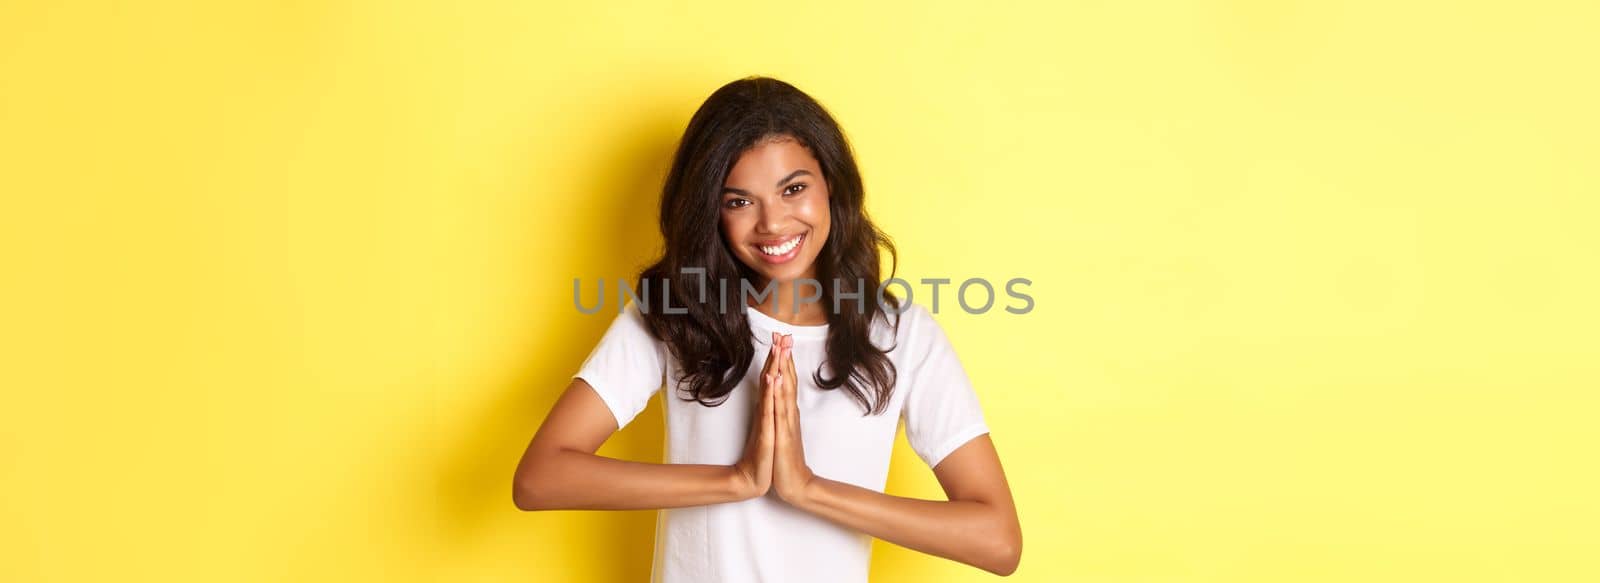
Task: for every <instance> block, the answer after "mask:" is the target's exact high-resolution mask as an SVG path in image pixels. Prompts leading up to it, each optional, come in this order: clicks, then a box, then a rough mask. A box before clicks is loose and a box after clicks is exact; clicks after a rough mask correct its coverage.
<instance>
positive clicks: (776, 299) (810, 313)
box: [746, 278, 828, 326]
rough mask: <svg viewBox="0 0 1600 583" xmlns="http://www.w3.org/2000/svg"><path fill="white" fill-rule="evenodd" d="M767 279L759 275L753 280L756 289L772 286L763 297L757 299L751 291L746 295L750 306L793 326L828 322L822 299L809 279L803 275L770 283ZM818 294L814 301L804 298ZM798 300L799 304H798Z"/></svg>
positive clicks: (819, 324) (817, 324) (818, 324)
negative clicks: (799, 277) (759, 278)
mask: <svg viewBox="0 0 1600 583" xmlns="http://www.w3.org/2000/svg"><path fill="white" fill-rule="evenodd" d="M769 281H771V280H768V279H765V278H762V279H761V280H759V281H756V282H754V283H755V286H756V290H757V291H760V290H763V289H766V287H767V286H768V285H771V286H772V293H771V294H769V295H767V297H766V299H765V300H757V299H756V297H755V295H754V294H752V295H750V296H749V297H748V298H747V300H746V301H747V302H748V304H749V305H750V307H753V308H755V309H756V310H758V311H760V312H761V313H762V314H766V315H767V316H770V317H771V318H772V319H774V320H777V321H779V322H783V323H785V324H792V325H795V326H821V325H823V324H827V323H828V312H827V310H826V309H824V307H823V301H824V300H823V299H821V298H822V296H821V294H819V293H818V288H817V287H814V286H812V285H811V282H809V281H805V280H803V279H795V280H788V281H783V280H779V281H777V282H775V283H771V284H769ZM812 296H817V297H818V298H819V299H817V300H816V301H811V302H806V301H805V298H810V297H812ZM797 304H798V308H797Z"/></svg>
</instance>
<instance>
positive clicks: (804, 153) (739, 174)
mask: <svg viewBox="0 0 1600 583" xmlns="http://www.w3.org/2000/svg"><path fill="white" fill-rule="evenodd" d="M795 170H810V171H811V172H812V173H815V174H817V175H819V176H820V175H821V168H819V167H818V163H817V159H816V157H814V156H812V155H811V150H809V149H807V148H806V147H805V146H803V145H801V144H800V142H799V141H798V140H795V139H794V138H787V137H786V138H779V139H774V140H762V141H760V142H757V143H756V145H754V146H751V147H750V149H749V150H745V151H744V153H742V154H740V155H739V159H738V160H737V161H736V162H734V164H733V169H732V170H730V171H728V179H727V181H726V182H727V185H728V186H736V187H738V186H750V187H754V188H771V187H772V186H774V185H775V184H774V182H775V181H776V180H778V179H780V178H783V177H784V176H788V175H789V174H790V173H791V172H794V171H795Z"/></svg>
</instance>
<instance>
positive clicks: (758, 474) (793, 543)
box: [513, 77, 1022, 582]
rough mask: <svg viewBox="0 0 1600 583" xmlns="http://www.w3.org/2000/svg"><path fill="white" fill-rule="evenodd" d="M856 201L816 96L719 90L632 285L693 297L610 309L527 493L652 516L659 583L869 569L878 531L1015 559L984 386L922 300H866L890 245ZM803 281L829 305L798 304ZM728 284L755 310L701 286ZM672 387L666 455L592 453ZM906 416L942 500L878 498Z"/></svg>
mask: <svg viewBox="0 0 1600 583" xmlns="http://www.w3.org/2000/svg"><path fill="white" fill-rule="evenodd" d="M862 193H863V188H862V184H861V177H860V172H859V171H858V170H857V167H856V163H855V160H854V158H853V156H852V155H851V153H850V147H849V145H848V143H847V142H846V141H845V139H844V135H843V132H842V131H840V129H839V126H838V125H837V123H836V122H835V121H834V120H833V118H832V116H830V115H829V114H828V113H827V111H826V110H824V109H823V108H822V106H821V105H820V104H818V103H817V102H816V101H815V100H813V99H812V98H811V97H809V96H807V95H806V94H805V93H803V92H801V91H800V90H799V89H796V88H795V87H793V86H791V85H789V84H787V83H784V82H782V81H778V80H775V79H769V78H760V77H753V78H747V79H741V80H738V81H735V82H733V83H729V84H728V85H725V86H723V87H722V88H721V89H718V90H717V91H716V92H715V93H713V94H712V95H711V97H710V98H708V99H707V100H706V102H705V104H703V105H702V106H701V107H700V109H699V110H698V111H697V112H696V113H695V115H694V117H693V118H692V119H691V120H690V122H689V126H688V128H687V130H686V131H685V133H684V136H683V139H682V141H681V142H680V144H679V146H678V151H677V154H676V156H675V158H674V160H673V164H672V169H671V171H670V172H669V173H668V176H667V179H666V182H665V185H664V187H663V191H662V199H661V233H662V237H663V239H664V240H665V251H664V253H663V255H662V257H661V259H660V260H659V261H657V262H656V263H655V264H653V265H651V266H650V267H648V268H646V269H645V270H644V272H643V273H642V274H640V277H639V285H640V287H641V288H642V289H648V287H647V286H650V285H651V282H655V284H654V287H655V288H656V289H657V290H661V291H662V293H664V294H667V295H668V296H670V297H668V298H665V299H670V302H669V303H670V305H673V306H681V307H682V309H681V310H676V311H673V310H665V309H662V310H651V309H649V308H648V304H645V305H644V306H641V305H640V304H639V303H637V302H635V303H632V304H629V305H628V306H626V308H625V309H623V310H622V312H621V313H620V314H618V315H617V316H616V319H615V320H614V321H613V322H612V324H611V327H610V329H608V330H607V331H606V333H605V336H604V337H603V338H602V339H601V340H600V343H599V345H598V346H596V347H595V348H594V350H593V351H592V352H591V353H590V355H589V357H588V359H587V360H585V361H584V363H583V364H582V366H581V367H580V368H579V370H578V371H577V373H576V374H575V375H573V381H572V384H571V385H570V386H569V387H568V388H567V390H566V392H565V393H564V394H563V395H562V397H561V398H560V399H559V400H558V401H557V402H556V404H555V406H554V407H553V408H552V409H551V411H550V414H549V415H548V416H547V417H546V419H545V421H544V423H543V425H541V427H540V428H539V431H538V432H537V434H536V435H535V436H534V438H533V442H532V443H531V444H529V446H528V449H527V451H526V452H525V453H524V454H523V457H522V460H521V462H520V463H519V465H518V467H517V471H516V476H515V480H514V485H513V486H514V487H513V498H514V500H515V502H516V504H517V506H518V507H519V508H522V509H524V510H545V509H642V508H658V509H662V514H661V516H660V524H659V526H658V529H657V539H656V548H655V563H654V569H653V577H652V578H653V580H654V581H658V582H674V581H741V582H744V581H752V582H772V581H844V582H850V581H866V578H867V572H868V566H869V559H870V551H871V544H870V543H871V537H877V538H880V539H883V540H886V541H888V542H891V543H895V544H898V545H901V546H904V547H907V548H910V549H914V550H918V551H922V552H925V553H929V554H933V555H937V556H941V557H946V558H950V559H953V560H957V561H961V562H963V563H967V564H970V565H974V566H977V567H979V568H982V569H984V570H987V571H990V572H993V573H997V574H1001V575H1006V574H1010V573H1011V572H1013V571H1014V570H1015V569H1016V567H1017V563H1018V561H1019V560H1020V558H1021V551H1022V535H1021V528H1020V526H1019V524H1018V520H1017V513H1016V508H1015V506H1014V504H1013V501H1012V496H1011V491H1010V487H1009V486H1008V485H1007V482H1006V479H1005V473H1004V471H1003V470H1002V468H1001V465H1000V459H999V455H998V453H997V452H996V451H995V448H994V444H993V443H992V442H991V441H990V439H989V436H988V433H989V427H988V425H987V423H986V422H985V420H984V416H983V411H982V407H981V406H980V404H979V402H978V398H977V394H976V392H975V391H974V389H973V386H972V384H971V382H970V380H969V379H968V377H967V374H966V371H965V370H964V369H963V368H962V366H961V362H960V360H959V359H958V358H957V357H956V355H955V351H954V349H953V347H952V346H951V343H950V341H949V338H947V337H946V336H945V334H944V331H943V329H942V328H940V326H939V324H938V323H937V322H935V321H934V320H933V317H932V315H931V314H929V313H928V311H927V310H926V309H923V308H922V307H921V306H920V305H916V304H913V303H910V302H906V303H904V304H902V303H901V301H900V300H898V299H896V298H895V297H894V296H893V295H887V296H885V295H881V294H879V293H875V292H876V291H877V289H876V286H877V284H878V282H879V281H880V280H879V261H880V255H879V251H880V249H887V250H888V252H889V253H890V255H891V257H893V255H894V247H893V245H892V244H891V243H890V240H889V238H888V237H887V236H886V235H885V234H883V233H882V232H881V231H879V230H878V229H877V227H876V226H874V225H873V223H872V221H871V220H870V219H869V218H868V217H867V214H866V212H865V209H864V206H863V202H862ZM890 273H891V276H892V274H893V269H891V270H890ZM806 280H818V281H821V282H825V283H823V284H822V286H821V287H822V288H823V289H822V290H820V292H821V293H822V294H823V301H821V302H813V301H807V302H803V303H802V302H799V301H797V299H798V294H799V290H798V289H797V287H798V285H796V284H797V282H801V281H806ZM868 282H870V287H869V283H868ZM769 285H771V286H772V287H771V289H772V294H771V297H770V301H764V300H763V299H759V297H758V298H751V297H749V296H747V295H745V294H743V293H740V292H741V291H742V290H744V289H748V288H749V287H752V286H753V287H756V288H760V289H763V290H765V289H768V286H769ZM669 290H670V291H669ZM713 290H715V291H713ZM729 290H739V291H735V293H737V294H738V299H737V300H735V301H736V302H738V303H736V304H734V305H735V306H742V307H743V309H733V310H724V309H720V308H719V306H722V305H725V304H726V302H727V299H728V298H727V297H722V298H714V297H708V296H712V295H715V294H718V293H721V294H724V295H725V294H726V293H727V292H728V291H729ZM643 293H645V294H646V295H648V292H647V291H644V292H643ZM786 308H787V309H786ZM757 356H761V357H762V362H760V363H756V361H755V359H756V357H757ZM663 386H666V387H670V388H671V394H672V395H674V396H676V397H677V398H674V399H667V401H666V403H667V405H666V415H667V430H668V436H667V440H668V442H667V452H668V453H667V463H665V464H650V463H639V462H630V461H622V460H615V459H609V458H605V457H601V456H597V455H595V454H594V452H595V451H597V450H598V448H599V447H600V445H601V444H602V443H604V441H605V440H606V438H607V437H608V436H609V435H611V434H612V433H613V432H614V431H616V430H617V429H619V428H621V427H622V426H625V425H627V424H628V423H629V422H630V421H631V420H632V419H633V418H634V417H635V416H637V415H638V414H639V412H640V411H642V410H643V409H644V408H645V406H646V404H647V403H648V402H649V400H650V398H651V396H653V395H654V394H655V392H656V391H658V390H661V388H662V387H663ZM901 419H904V421H905V426H906V438H907V441H909V442H910V444H911V447H912V448H913V449H914V450H915V451H916V453H917V455H918V456H919V457H920V458H922V460H923V461H924V462H926V463H927V464H928V466H929V467H930V468H932V470H933V472H934V474H935V476H936V477H937V478H938V480H939V483H940V485H941V486H943V488H944V490H945V493H946V495H947V497H948V500H919V499H913V498H904V497H899V496H891V495H888V494H885V493H884V492H883V490H884V485H885V482H886V479H887V477H888V467H889V458H890V454H891V452H892V450H893V445H894V439H895V434H896V431H897V430H898V422H899V421H900V420H901Z"/></svg>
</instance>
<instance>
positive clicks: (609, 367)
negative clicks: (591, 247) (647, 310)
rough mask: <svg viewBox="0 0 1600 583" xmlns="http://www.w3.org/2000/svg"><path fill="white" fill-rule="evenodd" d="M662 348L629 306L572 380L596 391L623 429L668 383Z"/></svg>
mask: <svg viewBox="0 0 1600 583" xmlns="http://www.w3.org/2000/svg"><path fill="white" fill-rule="evenodd" d="M661 348H662V347H661V344H660V343H659V342H657V341H656V339H655V337H653V336H651V335H650V331H649V329H647V328H646V327H645V323H644V316H643V315H642V314H640V313H639V309H638V307H637V305H636V304H633V303H629V304H628V305H627V306H626V307H624V308H623V309H622V312H620V313H618V314H617V317H616V319H614V320H612V321H611V327H610V328H608V329H606V333H605V335H604V336H602V337H601V338H600V343H599V344H597V345H595V347H594V350H593V351H591V352H590V353H589V358H587V359H585V360H584V361H583V366H581V367H579V369H578V372H577V374H574V375H572V378H575V379H576V378H582V379H583V380H584V381H586V382H588V383H589V386H591V387H594V390H595V392H596V393H599V395H600V400H602V401H605V404H606V408H608V409H610V410H611V414H612V416H614V417H616V418H617V428H618V429H621V428H623V427H626V426H627V425H628V423H629V422H630V421H633V418H634V417H635V416H637V415H638V414H639V412H640V411H643V410H644V408H645V406H647V405H649V404H650V397H651V396H653V395H655V393H656V391H658V390H660V389H661V386H662V383H663V381H664V380H665V379H666V369H665V360H664V359H663V353H662V350H661Z"/></svg>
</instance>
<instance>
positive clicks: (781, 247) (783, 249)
mask: <svg viewBox="0 0 1600 583" xmlns="http://www.w3.org/2000/svg"><path fill="white" fill-rule="evenodd" d="M805 238H806V234H805V233H801V234H799V235H795V236H794V237H793V238H790V239H789V240H788V241H784V242H782V243H779V244H777V245H756V246H755V247H756V249H759V250H761V252H762V253H764V254H766V255H769V256H772V257H782V256H784V255H787V254H788V253H789V252H790V251H793V250H795V249H796V248H798V247H799V246H800V243H801V242H803V241H804V240H805Z"/></svg>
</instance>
